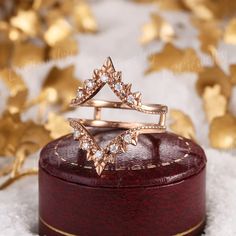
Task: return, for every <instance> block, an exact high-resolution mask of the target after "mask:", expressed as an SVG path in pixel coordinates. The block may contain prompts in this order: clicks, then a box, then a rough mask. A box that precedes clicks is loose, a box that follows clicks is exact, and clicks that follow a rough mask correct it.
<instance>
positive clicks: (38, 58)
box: [12, 42, 44, 67]
mask: <svg viewBox="0 0 236 236" xmlns="http://www.w3.org/2000/svg"><path fill="white" fill-rule="evenodd" d="M43 61H44V48H42V47H39V46H36V45H35V44H32V43H29V42H28V43H16V44H15V47H14V52H13V55H12V65H13V66H18V67H23V66H25V65H32V64H37V63H41V62H43Z"/></svg>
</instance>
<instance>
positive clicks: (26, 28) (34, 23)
mask: <svg viewBox="0 0 236 236" xmlns="http://www.w3.org/2000/svg"><path fill="white" fill-rule="evenodd" d="M10 24H11V25H12V26H14V27H15V28H17V29H19V30H21V31H22V32H24V33H25V34H27V35H29V36H30V37H34V36H36V35H37V34H39V32H40V31H39V29H40V28H39V19H38V15H37V13H36V12H35V11H33V10H28V11H24V10H19V11H18V13H17V15H16V16H14V17H12V18H11V20H10Z"/></svg>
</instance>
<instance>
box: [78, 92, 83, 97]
mask: <svg viewBox="0 0 236 236" xmlns="http://www.w3.org/2000/svg"><path fill="white" fill-rule="evenodd" d="M77 97H78V98H82V97H83V91H82V90H79V91H78V92H77Z"/></svg>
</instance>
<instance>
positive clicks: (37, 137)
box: [0, 112, 51, 190]
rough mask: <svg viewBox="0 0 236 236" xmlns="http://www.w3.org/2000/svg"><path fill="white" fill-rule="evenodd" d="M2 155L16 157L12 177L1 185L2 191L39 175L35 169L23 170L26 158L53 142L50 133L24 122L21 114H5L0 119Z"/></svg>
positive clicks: (38, 126)
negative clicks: (15, 183) (21, 179)
mask: <svg viewBox="0 0 236 236" xmlns="http://www.w3.org/2000/svg"><path fill="white" fill-rule="evenodd" d="M0 139H1V140H3V141H4V142H3V143H1V150H0V155H1V156H5V157H15V158H14V162H13V165H12V169H11V171H10V176H9V177H8V178H7V180H6V181H4V182H3V183H1V184H0V190H1V189H4V188H6V187H7V186H9V185H10V184H11V183H13V182H14V181H16V180H17V179H19V178H21V177H23V176H26V175H31V174H35V173H37V170H35V169H28V170H23V171H22V170H21V169H22V166H23V164H24V162H25V160H26V158H27V157H28V156H29V155H30V154H32V153H35V152H36V151H38V150H39V148H41V147H42V146H43V145H45V144H46V143H47V142H49V141H50V140H51V138H50V135H49V132H48V131H47V130H46V129H45V128H44V127H43V126H41V125H38V124H35V123H34V122H32V121H27V122H22V121H21V119H20V116H19V114H14V115H12V114H10V113H7V112H6V113H5V114H4V115H3V116H2V117H1V118H0Z"/></svg>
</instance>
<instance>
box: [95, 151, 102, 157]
mask: <svg viewBox="0 0 236 236" xmlns="http://www.w3.org/2000/svg"><path fill="white" fill-rule="evenodd" d="M94 156H95V157H96V158H97V159H100V158H102V157H103V152H102V151H100V150H97V151H96V152H95V154H94Z"/></svg>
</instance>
